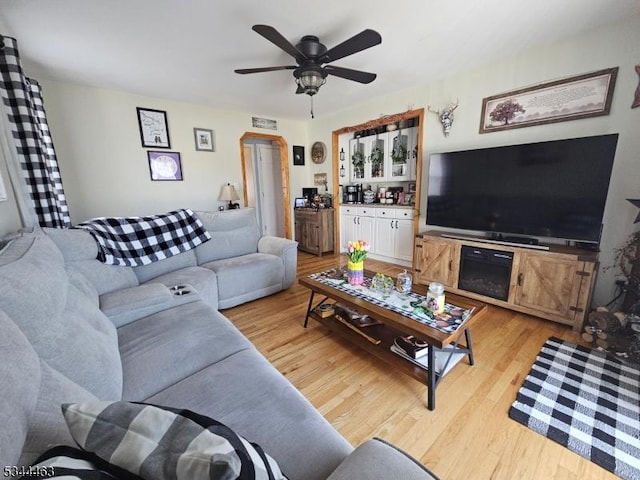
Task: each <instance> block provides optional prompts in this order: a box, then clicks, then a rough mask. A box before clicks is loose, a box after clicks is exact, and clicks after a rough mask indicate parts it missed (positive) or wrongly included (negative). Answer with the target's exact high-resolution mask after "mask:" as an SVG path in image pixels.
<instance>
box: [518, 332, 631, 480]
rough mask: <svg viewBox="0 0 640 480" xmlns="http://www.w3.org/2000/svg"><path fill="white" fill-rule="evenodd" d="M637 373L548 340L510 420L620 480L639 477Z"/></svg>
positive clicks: (573, 346)
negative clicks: (598, 466)
mask: <svg viewBox="0 0 640 480" xmlns="http://www.w3.org/2000/svg"><path fill="white" fill-rule="evenodd" d="M639 401H640V370H639V369H638V367H637V366H631V365H627V364H624V363H622V362H620V361H619V360H617V359H615V358H612V357H610V356H608V355H606V354H604V353H602V352H598V351H596V350H590V349H588V348H585V347H582V346H579V345H576V344H574V343H571V342H565V341H562V340H560V339H558V338H555V337H551V338H550V339H549V340H547V342H546V343H545V344H544V346H543V347H542V350H541V351H540V353H539V354H538V357H537V358H536V361H535V363H534V364H533V366H532V367H531V371H530V372H529V375H528V376H527V378H525V380H524V383H523V384H522V387H521V388H520V391H519V392H518V396H517V398H516V401H515V402H514V403H513V405H512V406H511V409H510V410H509V416H510V417H511V418H513V419H514V420H516V421H517V422H519V423H521V424H523V425H525V426H527V427H529V428H531V429H532V430H534V431H536V432H538V433H540V434H542V435H544V436H545V437H548V438H550V439H551V440H554V441H556V442H558V443H559V444H561V445H563V446H565V447H567V448H568V449H569V450H572V451H574V452H575V453H577V454H579V455H581V456H583V457H585V458H587V459H589V460H591V461H592V462H594V463H596V464H598V465H600V466H601V467H603V468H605V469H607V470H609V471H610V472H612V473H614V474H616V475H618V476H619V477H621V478H625V479H640V403H639Z"/></svg>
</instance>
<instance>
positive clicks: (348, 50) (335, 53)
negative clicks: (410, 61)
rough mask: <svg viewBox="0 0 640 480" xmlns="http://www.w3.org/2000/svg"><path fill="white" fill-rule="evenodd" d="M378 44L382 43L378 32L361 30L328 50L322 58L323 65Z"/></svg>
mask: <svg viewBox="0 0 640 480" xmlns="http://www.w3.org/2000/svg"><path fill="white" fill-rule="evenodd" d="M380 43H382V37H381V36H380V34H379V33H378V32H376V31H375V30H371V29H366V30H363V31H362V32H360V33H358V34H357V35H354V36H353V37H351V38H350V39H348V40H345V41H344V42H342V43H341V44H340V45H336V46H335V47H333V48H331V49H329V50H328V51H327V53H325V54H324V55H323V57H322V58H323V63H329V62H333V61H335V60H340V59H341V58H344V57H346V56H348V55H353V54H354V53H357V52H361V51H362V50H366V49H367V48H371V47H375V46H376V45H378V44H380Z"/></svg>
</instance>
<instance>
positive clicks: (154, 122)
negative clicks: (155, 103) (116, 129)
mask: <svg viewBox="0 0 640 480" xmlns="http://www.w3.org/2000/svg"><path fill="white" fill-rule="evenodd" d="M136 110H137V112H138V126H139V127H140V140H141V141H142V146H143V147H150V148H171V141H170V140H169V127H168V125H167V112H164V111H162V110H153V109H151V108H141V107H136Z"/></svg>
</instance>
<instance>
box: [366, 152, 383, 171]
mask: <svg viewBox="0 0 640 480" xmlns="http://www.w3.org/2000/svg"><path fill="white" fill-rule="evenodd" d="M369 160H370V161H371V173H372V175H373V176H374V177H381V176H382V175H383V171H382V168H381V165H382V162H384V150H382V149H381V148H380V147H378V146H375V147H373V148H372V149H371V155H370V156H369Z"/></svg>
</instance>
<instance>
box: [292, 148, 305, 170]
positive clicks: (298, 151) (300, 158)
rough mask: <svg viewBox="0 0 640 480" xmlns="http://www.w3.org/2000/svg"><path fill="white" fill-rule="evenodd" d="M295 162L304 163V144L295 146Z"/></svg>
mask: <svg viewBox="0 0 640 480" xmlns="http://www.w3.org/2000/svg"><path fill="white" fill-rule="evenodd" d="M293 164H294V165H304V147H303V146H302V145H294V146H293Z"/></svg>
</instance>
